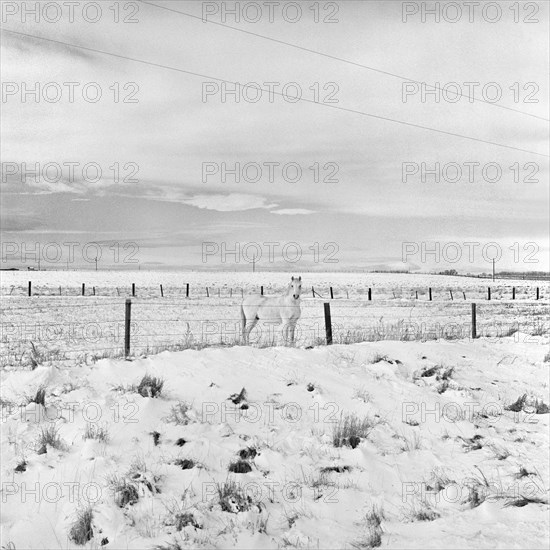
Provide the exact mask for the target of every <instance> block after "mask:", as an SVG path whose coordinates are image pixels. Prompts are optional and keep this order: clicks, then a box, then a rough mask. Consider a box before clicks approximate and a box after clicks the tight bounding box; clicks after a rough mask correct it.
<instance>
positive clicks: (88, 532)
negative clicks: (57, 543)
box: [69, 508, 94, 546]
mask: <svg viewBox="0 0 550 550" xmlns="http://www.w3.org/2000/svg"><path fill="white" fill-rule="evenodd" d="M93 518H94V514H93V512H92V509H91V508H85V509H83V510H80V511H79V512H78V513H77V517H76V521H75V522H74V523H73V525H72V527H71V529H70V531H69V538H70V539H71V540H72V541H74V542H75V543H76V544H78V545H79V546H83V545H84V544H86V543H87V542H89V541H90V540H92V537H93V536H94V531H93V528H92V520H93Z"/></svg>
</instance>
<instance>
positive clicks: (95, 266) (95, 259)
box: [95, 256, 97, 271]
mask: <svg viewBox="0 0 550 550" xmlns="http://www.w3.org/2000/svg"><path fill="white" fill-rule="evenodd" d="M95 270H96V271H97V256H96V257H95Z"/></svg>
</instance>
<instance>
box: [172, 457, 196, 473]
mask: <svg viewBox="0 0 550 550" xmlns="http://www.w3.org/2000/svg"><path fill="white" fill-rule="evenodd" d="M174 464H175V465H176V466H179V467H180V468H181V469H182V470H191V468H194V467H195V462H194V461H193V460H191V459H190V458H178V459H177V460H176V461H175V462H174Z"/></svg>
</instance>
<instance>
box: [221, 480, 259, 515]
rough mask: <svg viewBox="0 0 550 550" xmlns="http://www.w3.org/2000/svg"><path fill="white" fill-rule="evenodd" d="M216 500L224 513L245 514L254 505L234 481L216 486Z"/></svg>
mask: <svg viewBox="0 0 550 550" xmlns="http://www.w3.org/2000/svg"><path fill="white" fill-rule="evenodd" d="M217 489H218V498H219V502H220V506H221V509H222V510H223V511H224V512H231V513H232V514H236V513H237V512H246V511H247V510H250V508H251V507H252V506H253V505H254V501H253V500H252V498H251V497H250V495H247V494H246V493H245V492H244V491H243V490H242V489H241V487H240V486H239V485H238V484H237V483H235V482H234V481H226V482H224V483H219V484H218V486H217Z"/></svg>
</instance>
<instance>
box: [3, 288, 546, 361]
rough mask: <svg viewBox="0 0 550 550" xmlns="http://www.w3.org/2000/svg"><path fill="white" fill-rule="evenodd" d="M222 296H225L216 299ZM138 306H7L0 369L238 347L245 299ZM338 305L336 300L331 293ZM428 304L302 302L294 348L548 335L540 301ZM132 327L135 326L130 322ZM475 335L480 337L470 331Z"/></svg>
mask: <svg viewBox="0 0 550 550" xmlns="http://www.w3.org/2000/svg"><path fill="white" fill-rule="evenodd" d="M220 294H221V293H220ZM232 294H233V295H232V296H230V297H229V298H232V299H229V298H228V297H227V296H221V295H220V296H216V295H214V296H212V297H209V298H206V297H205V296H202V297H200V298H199V297H195V298H193V297H190V298H185V297H181V296H177V295H176V296H167V295H166V294H165V295H164V297H162V298H159V297H158V296H157V297H147V296H144V297H139V296H137V297H132V298H130V301H131V302H130V303H131V315H130V316H128V312H127V309H126V308H127V305H126V302H127V298H125V297H120V298H114V297H112V296H105V297H102V296H97V295H96V296H93V295H92V296H74V297H71V298H70V299H69V300H68V299H67V297H66V296H61V297H60V296H52V295H49V296H48V295H33V296H31V297H22V296H12V297H11V298H10V299H4V300H2V323H1V324H0V328H1V334H0V336H1V338H0V352H1V353H0V366H3V367H20V366H27V367H28V366H32V365H33V364H34V363H43V362H45V361H52V362H54V361H55V362H57V361H69V362H71V361H72V362H79V361H88V360H97V359H100V358H103V357H123V356H127V355H133V356H139V355H147V354H153V353H158V352H160V351H163V350H181V349H190V348H191V349H201V348H203V347H206V346H222V347H223V346H232V345H242V344H243V338H242V329H243V320H242V317H241V310H240V303H241V296H240V295H237V296H235V293H232ZM333 295H334V291H333ZM473 303H475V302H473V301H471V300H466V301H465V300H462V301H458V300H452V301H451V300H445V301H442V300H440V301H437V300H432V301H429V300H427V299H426V298H425V299H424V300H421V299H416V298H415V299H409V300H395V299H379V300H375V299H374V297H373V299H371V300H368V299H365V298H363V299H360V298H355V299H346V298H341V297H340V298H336V297H335V298H334V299H333V300H325V299H323V298H319V297H318V296H316V297H315V298H313V297H312V296H310V297H307V296H306V297H304V298H303V299H302V300H301V316H300V319H299V322H298V324H297V326H296V332H295V342H294V344H295V345H298V346H306V347H307V346H315V345H324V344H326V343H327V340H328V336H329V331H328V330H327V318H326V309H325V307H326V306H325V304H329V312H330V340H331V342H328V343H354V342H365V341H367V342H372V341H379V340H401V341H426V340H457V339H464V338H473V337H478V338H479V337H483V338H492V339H500V338H503V337H514V338H516V339H517V341H518V342H519V341H526V339H527V338H529V337H536V336H545V335H548V334H549V333H550V327H549V316H548V314H549V304H548V302H546V301H544V300H542V299H540V297H539V300H536V299H531V300H527V299H525V300H515V301H512V300H484V301H481V302H477V303H475V309H476V311H475V317H476V318H475V319H473V317H472V304H473ZM129 317H130V318H129ZM473 325H476V326H475V330H474V331H473ZM284 329H285V327H284V326H281V325H280V324H275V323H270V322H261V323H258V325H257V326H256V327H255V328H254V329H253V330H252V332H251V334H250V340H249V343H250V345H254V346H259V347H266V346H274V345H285V344H288V343H289V341H288V339H285V332H284Z"/></svg>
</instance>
